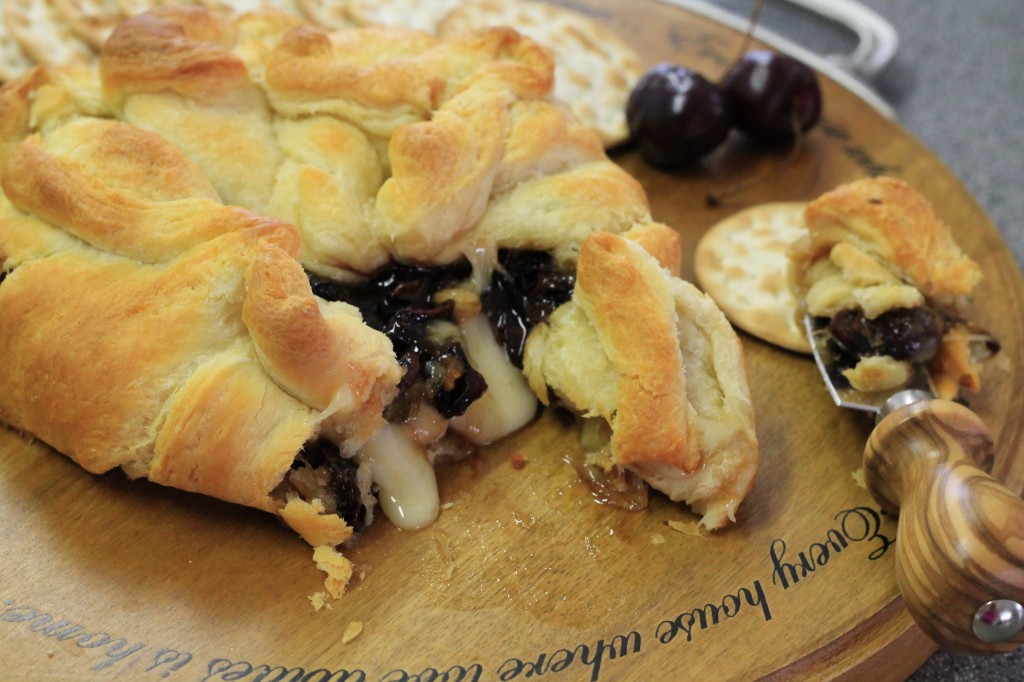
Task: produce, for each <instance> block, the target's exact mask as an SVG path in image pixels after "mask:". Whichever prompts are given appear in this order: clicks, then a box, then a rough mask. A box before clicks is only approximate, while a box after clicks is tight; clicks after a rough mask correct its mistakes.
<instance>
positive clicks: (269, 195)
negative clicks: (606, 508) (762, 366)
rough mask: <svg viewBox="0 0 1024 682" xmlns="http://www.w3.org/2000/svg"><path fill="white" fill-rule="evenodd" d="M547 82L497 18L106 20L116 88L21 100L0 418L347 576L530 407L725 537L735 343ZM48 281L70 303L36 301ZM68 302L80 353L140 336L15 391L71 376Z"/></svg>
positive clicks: (11, 114)
mask: <svg viewBox="0 0 1024 682" xmlns="http://www.w3.org/2000/svg"><path fill="white" fill-rule="evenodd" d="M552 68H553V67H552V63H551V59H550V55H549V54H548V52H547V51H546V50H544V49H543V48H541V47H540V46H539V45H537V44H536V43H534V42H533V41H531V40H529V39H527V38H525V37H524V36H522V35H520V34H518V33H516V32H515V31H513V30H511V29H508V28H499V29H488V30H482V31H478V32H472V33H466V34H461V35H459V36H457V37H454V38H451V39H440V38H436V37H433V36H430V35H428V34H426V33H423V32H419V31H408V30H401V29H394V28H367V29H358V30H351V31H344V32H337V33H327V32H325V31H322V30H319V29H316V28H314V27H311V26H308V25H305V24H302V23H301V22H299V21H298V20H297V19H295V18H294V17H291V16H288V15H285V14H281V13H269V14H263V13H253V14H247V15H245V16H243V17H241V18H238V19H234V18H230V17H229V16H227V15H223V14H219V13H212V12H210V11H207V10H205V9H203V8H184V7H161V8H157V9H154V10H152V11H150V12H147V13H145V14H142V15H140V16H138V17H134V18H132V19H129V20H127V21H125V22H124V23H122V24H121V25H120V26H118V28H117V29H115V31H114V33H113V34H112V35H111V37H110V38H109V39H108V41H107V43H106V44H105V46H104V48H103V50H102V52H101V59H100V68H99V69H98V72H94V71H91V70H84V69H71V68H63V69H53V68H40V69H37V70H34V71H32V72H30V73H29V74H27V75H26V76H24V77H23V78H21V79H19V80H17V81H14V82H11V83H9V84H7V85H6V86H4V88H3V90H2V91H0V161H2V162H3V166H2V178H0V179H2V186H3V190H4V195H5V201H6V202H7V203H5V204H4V207H5V214H4V215H5V220H4V221H3V222H2V223H0V260H2V263H3V271H4V273H6V274H5V277H6V278H5V279H4V280H3V281H0V301H2V302H3V305H0V325H3V329H4V334H3V335H4V337H5V341H4V343H10V344H12V345H11V347H10V349H8V350H7V352H6V353H5V360H4V362H6V363H9V365H10V369H9V371H8V368H7V366H6V365H5V367H4V369H5V371H4V372H3V373H2V374H0V382H4V384H3V385H0V393H3V394H4V395H5V396H9V398H7V400H8V402H4V403H2V407H0V419H2V420H3V421H4V422H6V423H7V424H9V425H11V426H13V427H14V428H17V429H19V430H22V431H24V432H26V433H30V434H33V435H35V436H36V437H38V438H40V439H41V440H42V441H44V442H46V443H49V444H51V445H53V446H54V447H55V448H56V449H58V450H60V451H61V452H64V453H65V454H68V455H69V456H71V457H72V458H74V459H75V460H76V461H79V462H80V463H82V464H83V466H84V467H85V468H87V469H89V470H90V471H101V470H106V469H109V468H112V467H117V466H120V467H122V468H124V469H125V470H126V471H128V473H129V474H130V475H133V476H145V477H148V478H150V479H152V480H154V481H157V482H160V483H165V484H167V485H172V486H176V487H181V488H184V489H186V490H195V491H198V492H202V493H205V494H210V495H216V496H218V497H223V498H224V499H227V500H229V501H233V502H238V503H242V504H249V505H252V506H255V507H258V508H261V509H267V510H268V511H272V512H276V513H278V514H279V515H280V516H281V517H282V518H283V519H284V520H285V521H286V522H287V523H288V524H289V525H291V526H292V527H293V528H295V529H296V530H298V531H299V532H300V533H301V534H302V535H303V537H305V538H306V539H307V540H308V541H309V542H310V543H311V544H313V545H314V546H317V547H318V548H319V557H320V558H319V559H318V563H319V564H322V565H324V566H331V567H335V568H336V570H335V569H332V570H334V573H333V575H332V576H331V584H332V585H337V584H339V583H343V582H344V580H345V579H346V576H347V574H348V573H347V568H346V566H347V565H346V564H345V562H344V560H343V557H340V556H338V555H337V554H336V553H335V548H336V546H337V545H338V544H339V543H341V542H344V541H345V540H346V538H348V537H349V536H350V535H351V533H352V532H353V531H358V530H359V529H360V528H361V527H363V526H364V525H365V524H366V523H369V522H370V521H371V520H372V518H373V516H374V515H375V514H374V512H375V510H376V509H380V510H382V511H383V513H384V514H385V515H386V516H388V517H389V518H390V519H391V520H392V521H394V522H395V523H396V524H398V525H399V526H401V527H403V528H410V529H412V528H420V527H423V526H424V525H427V524H429V523H430V522H431V521H432V520H433V519H434V517H435V515H436V514H437V512H438V506H439V501H438V493H437V487H436V482H435V480H434V469H433V465H434V464H435V463H436V462H438V461H442V460H445V459H449V458H453V457H460V456H465V455H466V454H468V453H469V452H471V451H472V447H473V446H474V445H480V444H486V443H490V442H493V441H495V440H498V439H500V438H503V437H505V436H506V435H508V434H510V433H512V432H514V431H516V430H517V429H519V428H521V427H522V426H524V425H526V424H528V423H529V422H530V421H532V420H533V418H534V417H535V416H536V413H537V410H538V406H539V403H538V395H540V397H542V398H543V399H544V400H545V401H548V402H550V401H553V400H557V401H559V402H560V403H561V404H564V405H567V406H570V407H571V408H572V409H573V410H574V412H576V414H577V415H579V416H580V418H581V419H583V418H587V420H586V421H587V424H588V427H587V429H585V430H586V431H588V432H590V431H593V430H594V429H592V428H590V425H594V424H598V426H599V427H600V428H599V429H598V431H604V430H606V431H607V438H606V439H604V440H605V442H603V443H601V444H599V445H598V446H597V447H596V448H595V455H594V456H593V457H592V461H591V462H590V465H591V466H592V467H597V468H599V469H601V470H602V471H603V472H605V473H606V474H608V475H612V476H614V475H621V474H623V472H627V471H629V472H631V473H630V476H633V477H634V478H635V477H636V476H637V475H638V476H640V477H642V478H643V479H645V480H647V481H649V482H650V483H651V484H652V485H654V486H655V487H657V488H659V489H662V490H665V491H666V492H667V494H669V495H670V496H671V497H672V498H673V499H677V500H683V501H685V502H686V503H687V504H690V505H691V506H693V507H694V509H695V510H697V511H699V512H700V513H702V514H704V515H705V524H706V525H707V526H708V527H720V526H721V525H723V524H724V523H725V522H726V521H727V520H729V519H732V518H734V516H735V509H736V506H737V505H738V504H739V502H740V500H741V499H742V497H743V495H744V494H746V492H747V490H748V489H749V486H750V483H751V481H752V479H753V472H754V470H755V468H756V463H757V443H756V437H755V435H754V432H753V418H752V415H751V408H750V401H749V396H748V392H747V386H746V380H745V377H744V376H743V369H742V357H741V354H740V350H739V345H738V341H737V339H736V337H735V335H734V334H733V333H732V331H731V329H730V328H729V327H728V325H727V324H726V323H725V321H724V318H723V317H722V316H721V313H720V312H718V310H717V309H716V308H715V307H714V306H713V305H712V304H711V303H710V300H709V299H706V298H703V297H701V296H700V295H699V294H698V293H697V292H696V291H695V290H694V289H693V288H692V287H690V286H689V285H686V284H685V283H683V282H681V281H680V280H679V279H678V278H677V274H678V271H679V265H680V262H681V258H682V254H681V251H680V238H679V235H678V234H677V233H676V232H675V231H673V230H672V229H670V228H669V227H667V226H665V225H662V224H660V223H657V222H656V221H654V220H653V219H652V217H651V215H650V209H649V207H648V204H647V199H646V196H645V194H644V192H643V190H642V188H641V187H640V185H639V184H638V183H637V182H636V181H635V180H634V179H633V178H631V177H630V176H629V175H628V174H626V173H625V172H624V171H623V170H622V169H621V168H619V167H618V166H616V165H615V164H614V163H612V162H611V161H610V160H609V159H608V158H607V156H606V155H605V153H604V149H603V146H602V144H601V141H600V139H598V138H597V136H596V135H595V134H594V133H593V131H592V130H590V129H589V128H588V127H587V126H585V125H583V124H581V123H580V122H579V121H577V120H576V119H575V118H573V117H572V116H571V115H570V114H569V113H568V112H567V111H566V110H564V109H563V108H561V107H558V106H556V105H554V104H552V103H551V102H550V101H549V97H550V92H551V87H552ZM262 216H268V217H262ZM46 268H52V269H53V270H47V269H46ZM60 268H66V269H68V271H69V272H72V271H73V272H74V273H75V277H77V278H79V280H80V281H81V282H82V284H81V286H76V287H75V291H73V292H68V293H67V294H66V296H65V294H64V293H62V291H63V290H58V291H52V290H46V297H47V301H46V302H45V304H43V303H40V304H39V305H38V306H37V305H36V304H35V302H33V301H32V299H31V291H32V289H33V288H34V287H39V284H38V282H40V281H41V280H42V278H45V277H51V278H53V277H56V276H57V275H56V274H55V273H56V272H57V269H60ZM32 273H37V274H36V275H35V276H33V275H32ZM33 277H35V278H33ZM94 283H95V284H94ZM35 296H37V297H43V294H42V292H41V291H38V292H36V293H35ZM8 297H9V298H8ZM23 297H24V298H23ZM107 299H110V300H109V301H108V300H107ZM133 301H134V302H135V303H134V304H133V303H132V302H133ZM623 301H628V302H629V305H628V306H623ZM105 305H106V306H108V307H109V308H110V310H111V312H110V313H109V314H107V313H103V311H102V309H103V306H105ZM65 309H66V310H68V311H69V312H66V313H61V314H58V313H57V312H56V311H60V310H65ZM36 310H39V311H41V312H40V313H39V315H41V316H42V317H36V312H35V311H36ZM635 311H642V312H643V315H642V319H643V320H644V325H645V327H644V328H645V330H646V332H645V333H644V334H641V335H637V334H636V330H635V329H633V328H632V325H633V314H632V312H635ZM115 313H116V314H115ZM79 315H88V316H89V319H91V320H93V324H94V328H93V329H90V330H89V334H88V335H86V336H85V337H84V338H85V339H86V340H88V339H94V338H95V339H99V338H101V337H104V336H109V335H118V334H122V335H123V334H124V333H125V332H129V336H131V337H134V336H146V339H145V341H144V342H140V343H139V344H138V348H137V349H134V348H129V346H131V338H129V336H125V338H124V339H122V340H119V341H118V343H117V344H113V345H110V346H103V345H102V344H100V343H99V342H98V341H95V342H94V343H93V342H90V343H89V344H88V345H87V348H88V349H89V351H90V352H94V353H98V354H104V353H106V354H107V355H106V356H104V357H103V358H102V360H101V361H99V362H98V364H96V365H95V368H96V369H95V371H96V372H100V371H102V368H104V367H106V368H111V369H110V371H111V372H113V371H114V370H113V369H112V368H113V367H114V366H115V365H117V371H118V372H119V374H117V379H118V380H117V381H110V382H106V383H105V384H103V390H102V391H100V393H99V394H97V393H96V392H95V391H93V392H91V393H90V392H88V391H85V390H84V386H85V385H86V382H88V381H95V375H94V373H93V368H89V369H84V370H83V377H82V378H78V377H71V378H70V379H68V380H67V381H70V382H72V383H73V382H77V381H81V382H83V383H82V384H81V387H82V389H81V390H78V389H76V390H73V391H63V392H61V393H60V398H59V399H58V398H54V400H53V401H52V402H49V403H47V405H46V406H42V405H41V403H39V402H37V401H31V400H27V399H26V397H27V396H29V395H30V394H31V393H32V392H33V391H36V390H39V388H38V386H37V385H36V384H34V383H33V381H34V380H40V381H42V382H43V384H45V383H46V382H47V381H52V382H55V383H54V384H53V386H51V387H50V388H49V389H48V390H50V391H51V392H52V394H53V395H56V394H57V393H58V392H59V391H58V389H57V386H58V385H63V383H64V382H65V379H63V378H62V377H60V376H57V375H55V374H51V375H50V376H48V377H41V378H40V377H37V376H36V375H38V374H40V373H42V372H44V371H45V370H44V367H54V366H60V367H63V368H64V370H63V371H65V372H68V373H73V372H74V367H75V366H77V365H79V364H80V362H79V361H80V357H79V356H78V350H79V349H77V348H69V347H66V346H62V345H59V344H56V343H54V344H38V347H37V346H36V344H34V343H33V342H32V341H31V339H32V338H34V336H32V335H33V334H35V333H36V332H35V331H33V330H40V331H39V333H46V334H47V335H48V336H49V337H50V338H51V339H52V340H54V341H56V340H57V339H60V338H63V337H65V336H66V335H67V334H69V333H70V334H74V333H77V332H76V331H75V330H77V328H78V326H79V325H80V324H82V320H83V319H85V318H82V317H79ZM175 316H179V317H175ZM561 318H564V319H566V320H569V321H570V323H567V324H565V323H561V322H559V319H561ZM577 320H578V321H579V322H578V323H577ZM149 325H155V326H159V327H160V329H154V330H153V331H152V332H150V326H149ZM182 327H188V329H189V331H188V332H187V333H186V332H182V335H184V336H185V338H184V340H172V339H171V338H170V337H171V336H173V335H174V330H175V329H180V328H182ZM7 330H10V333H8V331H7ZM112 330H116V331H112ZM572 335H576V336H577V338H575V339H574V340H573V348H574V349H575V352H576V353H578V354H579V357H586V358H592V359H593V361H594V362H595V363H598V364H601V363H603V364H604V365H607V367H608V368H609V370H608V371H605V372H603V373H602V374H600V375H599V376H594V377H585V376H581V375H580V374H579V373H577V372H576V370H575V368H574V367H573V366H572V365H571V362H572V358H571V357H568V356H566V355H565V352H566V349H559V348H556V347H555V345H554V344H553V343H551V342H550V340H549V339H551V338H554V337H558V336H561V337H562V338H567V337H568V336H572ZM193 337H194V340H193ZM165 345H166V346H168V347H167V348H164V346H165ZM627 347H629V348H627ZM627 351H628V352H627ZM130 352H134V353H145V354H146V358H144V359H143V360H142V361H140V362H139V363H133V362H128V363H126V362H124V357H126V355H125V354H128V353H130ZM654 359H657V360H658V364H656V365H655V364H651V361H652V360H654ZM136 367H137V369H138V371H139V373H140V376H139V377H137V378H136V379H134V380H133V379H132V372H133V368H136ZM523 367H525V368H526V371H525V372H524V371H523V369H522V368H523ZM580 381H594V382H597V384H600V388H599V389H595V395H594V397H593V399H594V400H597V399H598V396H602V397H601V398H600V400H601V402H600V403H593V404H591V403H590V402H587V401H586V400H582V399H579V398H577V397H575V396H576V392H577V391H578V390H579V388H578V386H577V385H576V384H575V383H574V382H580ZM239 382H241V384H242V385H241V386H240V387H238V386H236V383H239ZM8 383H9V384H10V385H7V384H8ZM597 384H595V385H597ZM69 385H70V384H69ZM74 385H76V386H77V385H78V384H74ZM548 386H550V387H551V390H550V392H549V391H548V389H547V387H548ZM535 392H536V394H537V395H535ZM257 396H267V397H266V398H265V399H264V398H263V397H259V398H258V399H257ZM265 401H270V402H265ZM79 403H81V404H79ZM109 406H118V407H117V410H120V411H113V410H112V411H111V415H112V416H111V417H110V418H108V419H92V418H88V419H87V417H89V416H90V415H94V414H96V413H97V411H99V410H102V409H107V407H109ZM275 406H276V407H275ZM271 408H273V409H271ZM111 409H112V408H111ZM655 409H658V410H661V411H658V412H652V410H655ZM224 411H227V412H230V420H229V421H230V423H232V424H236V425H237V426H236V427H235V428H233V429H231V433H222V432H219V431H216V430H214V424H215V423H216V420H218V419H222V420H226V419H228V416H224V415H222V412H224ZM61 415H64V416H61ZM76 415H78V416H81V417H82V418H81V419H79V418H78V417H77V416H76ZM651 419H658V420H659V421H658V426H659V429H658V437H657V438H646V437H640V429H641V425H644V424H645V423H648V422H649V421H650V420H651ZM115 422H116V423H115ZM120 424H123V425H124V426H123V427H122V426H118V425H120ZM602 424H603V426H601V425H602ZM208 430H209V431H208ZM243 437H245V438H248V439H250V440H259V441H260V443H261V444H260V445H259V447H257V446H253V447H251V448H249V449H248V450H245V449H244V448H243V447H242V446H241V445H237V444H235V443H234V441H233V440H232V439H235V438H243ZM222 442H223V443H222ZM209 444H213V445H217V447H220V448H221V450H223V453H220V454H219V453H214V454H209V453H207V452H206V450H205V449H204V448H207V447H209ZM261 447H262V448H271V449H272V454H266V453H264V450H261V449H260V448H261ZM243 451H244V453H247V454H244V453H243ZM598 452H603V454H596V453H598ZM232 453H234V454H232ZM222 458H228V459H222ZM250 478H252V479H253V480H252V481H250V480H249V479H250ZM339 566H340V567H342V568H337V567H339ZM348 568H350V567H348ZM343 569H344V570H343ZM335 591H337V590H335Z"/></svg>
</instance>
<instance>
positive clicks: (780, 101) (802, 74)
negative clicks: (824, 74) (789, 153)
mask: <svg viewBox="0 0 1024 682" xmlns="http://www.w3.org/2000/svg"><path fill="white" fill-rule="evenodd" d="M720 87H721V89H722V90H723V91H724V92H725V94H726V96H727V97H728V99H729V104H730V106H731V107H732V115H733V119H734V124H735V126H736V128H737V129H739V130H740V131H742V132H743V133H745V134H746V135H747V136H748V137H750V138H751V139H753V140H756V141H758V142H764V143H769V144H773V143H781V142H788V141H790V140H792V139H793V138H794V137H795V131H796V126H797V125H799V128H800V130H801V131H807V130H809V129H810V128H811V127H813V126H814V124H815V123H817V122H818V118H819V117H820V116H821V87H820V86H819V85H818V78H817V77H816V76H815V75H814V71H812V70H811V68H810V67H808V66H807V65H806V64H804V63H803V62H801V61H799V60H797V59H794V58H793V57H789V56H787V55H784V54H778V53H776V52H771V51H768V50H754V51H752V52H748V53H746V54H745V55H743V57H742V58H741V59H740V60H739V62H737V63H736V65H735V66H733V67H732V68H731V69H730V70H729V72H728V73H727V74H726V75H725V78H724V79H723V80H722V82H721V84H720Z"/></svg>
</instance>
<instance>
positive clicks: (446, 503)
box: [441, 502, 455, 511]
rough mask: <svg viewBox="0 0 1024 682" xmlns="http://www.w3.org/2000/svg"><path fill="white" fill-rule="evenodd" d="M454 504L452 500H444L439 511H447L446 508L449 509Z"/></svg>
mask: <svg viewBox="0 0 1024 682" xmlns="http://www.w3.org/2000/svg"><path fill="white" fill-rule="evenodd" d="M454 505H455V503H454V502H445V503H444V504H442V505H441V511H448V510H449V509H451V508H452V507H453V506H454Z"/></svg>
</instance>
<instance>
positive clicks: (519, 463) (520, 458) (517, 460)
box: [509, 452, 528, 471]
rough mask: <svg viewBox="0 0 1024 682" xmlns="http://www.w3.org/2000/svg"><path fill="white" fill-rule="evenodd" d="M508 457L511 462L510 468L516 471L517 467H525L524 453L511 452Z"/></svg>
mask: <svg viewBox="0 0 1024 682" xmlns="http://www.w3.org/2000/svg"><path fill="white" fill-rule="evenodd" d="M509 459H510V461H511V462H512V468H513V469H515V470H517V471H518V470H519V469H522V468H523V467H525V466H526V462H527V461H528V460H527V459H526V455H524V454H523V453H521V452H515V453H513V454H512V457H510V458H509Z"/></svg>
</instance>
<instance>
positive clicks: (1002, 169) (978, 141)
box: [712, 0, 1024, 682]
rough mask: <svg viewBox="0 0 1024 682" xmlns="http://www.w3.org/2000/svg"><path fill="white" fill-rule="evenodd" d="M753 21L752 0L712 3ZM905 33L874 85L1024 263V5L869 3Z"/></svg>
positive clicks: (817, 42) (940, 667) (824, 39)
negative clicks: (749, 16)
mask: <svg viewBox="0 0 1024 682" xmlns="http://www.w3.org/2000/svg"><path fill="white" fill-rule="evenodd" d="M712 4H715V5H718V6H720V7H722V8H724V9H728V10H729V11H730V12H732V13H735V14H740V15H743V16H746V15H748V14H749V13H750V11H751V8H752V7H753V0H713V2H712ZM862 4H864V5H865V6H867V7H869V8H871V9H873V10H874V11H875V12H877V13H878V14H880V15H882V16H884V17H885V18H886V19H887V20H888V21H889V22H890V23H891V24H892V26H893V27H894V28H895V29H896V32H897V34H898V36H899V49H898V51H897V53H896V55H895V57H894V58H893V60H892V62H890V63H889V65H888V66H887V67H886V68H885V70H883V71H882V72H881V73H879V74H878V76H877V77H876V78H875V79H874V82H873V83H872V86H873V88H874V90H875V92H877V93H878V94H879V95H880V96H881V98H882V99H883V100H884V101H885V102H887V103H888V104H889V105H890V106H891V107H892V108H893V109H894V111H895V113H896V118H897V119H898V120H899V121H900V123H901V124H902V125H903V127H904V128H905V129H906V130H908V131H909V132H910V133H911V134H912V135H914V136H915V137H917V138H918V139H919V140H921V141H922V142H923V143H924V144H925V145H927V146H928V148H929V149H931V150H932V151H933V152H934V153H935V154H936V155H937V156H938V157H939V158H941V159H942V160H943V161H944V162H945V164H946V165H947V166H948V167H949V169H950V170H951V171H952V172H953V173H954V174H955V175H956V176H957V177H958V178H959V179H960V181H961V182H962V183H963V184H964V185H965V186H966V187H967V188H968V189H969V190H970V191H971V193H972V194H973V195H974V196H975V198H976V199H977V200H978V202H979V203H980V204H981V205H982V207H983V208H984V209H985V210H986V211H987V213H988V215H989V217H990V218H991V219H992V221H993V222H994V223H995V224H996V225H997V226H998V227H999V229H1000V230H1001V232H1002V234H1003V236H1004V239H1005V240H1006V242H1007V244H1008V246H1009V247H1010V249H1011V250H1012V251H1013V253H1014V255H1015V256H1016V258H1017V263H1018V264H1021V263H1024V220H1022V219H1021V216H1024V30H1022V29H1024V0H972V1H971V2H961V1H959V0H862ZM760 23H761V25H763V26H765V27H767V28H768V29H770V30H771V31H773V32H775V33H777V34H779V35H781V36H782V37H784V38H786V39H789V40H791V41H793V42H795V43H797V44H799V45H801V46H804V47H807V48H808V49H810V50H811V51H812V52H815V53H817V54H821V55H825V54H830V53H833V52H840V53H849V52H850V51H851V49H852V47H853V46H855V44H856V39H855V37H854V35H853V34H852V33H850V32H848V31H846V30H845V29H842V28H837V27H835V26H834V25H831V24H829V23H828V22H823V21H822V20H821V19H820V18H818V17H815V16H813V15H811V14H810V13H808V12H807V11H806V10H803V9H800V8H796V7H794V6H792V5H789V4H787V3H786V2H785V1H784V0H766V2H765V5H764V8H763V9H762V12H761V16H760ZM910 679H911V680H913V681H914V682H925V681H932V680H955V681H960V682H968V681H970V682H974V681H981V680H985V681H993V682H1001V681H1003V680H1006V681H1010V680H1016V681H1019V680H1024V651H1021V650H1018V651H1017V652H1016V653H1013V654H1007V655H1002V656H993V657H972V656H963V655H956V654H953V653H950V652H947V651H940V652H939V653H938V654H936V655H935V656H933V657H932V658H931V659H929V660H928V662H927V663H926V664H925V665H924V666H923V667H922V668H921V669H920V670H919V671H918V672H917V673H915V674H914V675H913V676H912V677H911V678H910Z"/></svg>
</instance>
